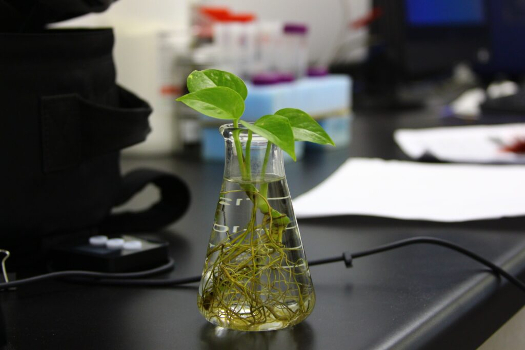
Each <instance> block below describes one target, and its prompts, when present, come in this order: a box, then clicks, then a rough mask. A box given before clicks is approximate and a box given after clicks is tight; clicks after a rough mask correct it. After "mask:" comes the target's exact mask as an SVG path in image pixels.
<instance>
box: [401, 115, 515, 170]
mask: <svg viewBox="0 0 525 350" xmlns="http://www.w3.org/2000/svg"><path fill="white" fill-rule="evenodd" d="M519 138H522V139H523V138H525V123H518V124H504V125H476V126H450V127H441V128H430V129H419V130H411V129H400V130H396V132H395V133H394V139H395V140H396V142H397V144H398V145H399V147H401V149H402V150H403V152H405V153H406V154H407V155H408V156H409V157H410V158H413V159H419V158H421V157H422V156H423V155H425V154H427V155H432V156H434V157H436V158H437V159H439V160H442V161H447V162H460V163H509V164H525V156H524V155H519V154H514V153H510V152H503V151H502V150H501V149H502V148H503V147H504V146H505V145H510V144H512V143H513V142H515V141H516V140H517V139H519Z"/></svg>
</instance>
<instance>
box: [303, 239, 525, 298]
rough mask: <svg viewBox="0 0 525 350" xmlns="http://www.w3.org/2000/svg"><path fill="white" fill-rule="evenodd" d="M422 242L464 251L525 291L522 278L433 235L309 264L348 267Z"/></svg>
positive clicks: (460, 251)
mask: <svg viewBox="0 0 525 350" xmlns="http://www.w3.org/2000/svg"><path fill="white" fill-rule="evenodd" d="M420 243H428V244H436V245H440V246H442V247H446V248H449V249H452V250H455V251H457V252H459V253H462V254H464V255H466V256H468V257H470V258H472V259H474V260H476V261H478V262H480V263H482V264H483V265H486V266H488V267H490V268H491V269H492V270H493V271H494V272H496V273H497V274H499V275H501V276H503V277H505V278H506V279H507V280H508V281H509V282H511V283H512V284H514V285H515V286H516V287H518V288H519V289H521V290H522V291H524V292H525V283H523V282H521V281H520V280H518V279H517V278H515V277H514V276H512V275H511V274H509V273H508V272H507V271H505V270H503V269H502V268H501V267H499V266H497V265H495V264H493V263H492V262H490V261H489V260H487V259H485V258H483V257H481V256H479V255H478V254H476V253H474V252H472V251H470V250H468V249H465V248H463V247H461V246H459V245H457V244H455V243H452V242H449V241H446V240H444V239H440V238H433V237H414V238H408V239H403V240H400V241H396V242H393V243H388V244H384V245H382V246H379V247H376V248H373V249H369V250H365V251H362V252H357V253H353V254H350V253H347V252H345V253H343V254H342V255H341V256H338V257H332V258H325V259H320V260H313V261H311V262H310V263H309V265H311V266H315V265H320V264H325V263H331V262H336V261H344V262H345V265H346V266H347V267H351V266H352V259H357V258H361V257H364V256H368V255H373V254H377V253H381V252H385V251H388V250H392V249H396V248H401V247H404V246H407V245H411V244H420Z"/></svg>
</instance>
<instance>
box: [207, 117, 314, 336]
mask: <svg viewBox="0 0 525 350" xmlns="http://www.w3.org/2000/svg"><path fill="white" fill-rule="evenodd" d="M220 132H221V134H222V135H223V137H224V140H225V146H226V159H225V168H224V178H223V182H222V187H221V192H220V196H219V202H218V204H217V209H216V211H215V220H214V224H213V228H212V232H211V237H210V241H209V244H208V250H207V253H206V261H205V263H204V269H203V272H202V279H201V282H200V287H199V295H198V302H197V303H198V307H199V310H200V312H201V313H202V314H203V315H204V317H205V318H206V319H207V320H208V321H209V322H211V323H212V324H214V325H217V326H221V327H225V328H230V329H235V330H240V331H270V330H276V329H282V328H286V327H290V326H293V325H295V324H298V323H299V322H301V321H303V320H304V319H305V318H306V317H308V315H309V314H310V313H311V312H312V310H313V308H314V304H315V293H314V288H313V284H312V279H311V277H310V270H309V268H308V262H307V260H306V256H305V253H304V249H303V245H302V242H301V236H300V234H299V228H298V226H297V220H296V218H295V215H294V212H293V208H292V200H291V197H290V192H289V190H288V185H287V182H286V175H285V172H284V163H283V155H282V151H281V149H280V148H278V147H277V146H275V145H273V144H272V143H268V141H267V140H266V139H264V138H263V137H261V136H259V135H257V134H253V133H252V132H251V131H248V130H247V129H245V128H242V127H241V128H234V127H233V125H231V124H228V125H223V126H222V127H221V128H220ZM238 150H239V152H240V151H241V150H242V152H243V155H241V157H238V154H237V151H238ZM239 158H240V159H239Z"/></svg>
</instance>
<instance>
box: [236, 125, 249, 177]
mask: <svg viewBox="0 0 525 350" xmlns="http://www.w3.org/2000/svg"><path fill="white" fill-rule="evenodd" d="M233 127H234V128H235V129H236V130H234V131H233V142H234V143H235V149H236V150H237V159H238V160H239V170H240V171H241V176H242V178H243V180H247V179H246V169H245V168H244V159H243V155H242V147H241V141H240V140H239V133H240V130H239V121H238V120H237V119H234V120H233Z"/></svg>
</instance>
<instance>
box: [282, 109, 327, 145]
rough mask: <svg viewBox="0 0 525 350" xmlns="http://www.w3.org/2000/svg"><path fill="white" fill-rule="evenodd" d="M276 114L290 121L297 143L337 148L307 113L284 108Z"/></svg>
mask: <svg viewBox="0 0 525 350" xmlns="http://www.w3.org/2000/svg"><path fill="white" fill-rule="evenodd" d="M275 114H277V115H281V116H283V117H285V118H287V119H288V120H289V121H290V125H291V126H292V130H293V135H294V137H295V139H296V140H297V141H309V142H313V143H319V144H321V145H332V146H335V143H334V141H332V139H331V138H330V136H329V135H328V134H327V133H326V131H324V129H323V128H322V126H321V125H319V123H318V122H316V121H315V119H314V118H312V117H310V115H309V114H308V113H306V112H303V111H301V110H300V109H295V108H284V109H281V110H279V111H277V112H276V113H275Z"/></svg>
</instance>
